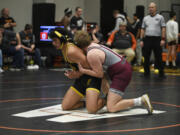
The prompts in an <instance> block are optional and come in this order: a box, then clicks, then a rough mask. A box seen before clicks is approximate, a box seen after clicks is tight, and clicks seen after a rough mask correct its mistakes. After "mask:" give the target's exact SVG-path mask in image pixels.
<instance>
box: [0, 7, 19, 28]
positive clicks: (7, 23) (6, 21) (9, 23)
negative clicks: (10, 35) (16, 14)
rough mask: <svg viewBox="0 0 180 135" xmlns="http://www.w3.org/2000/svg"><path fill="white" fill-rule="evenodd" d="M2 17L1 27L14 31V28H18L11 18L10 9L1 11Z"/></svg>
mask: <svg viewBox="0 0 180 135" xmlns="http://www.w3.org/2000/svg"><path fill="white" fill-rule="evenodd" d="M1 15H2V17H1V18H0V25H3V26H4V28H5V29H6V30H11V31H13V28H14V27H16V22H15V20H14V19H13V18H12V17H10V16H9V9H8V8H3V9H2V10H1Z"/></svg>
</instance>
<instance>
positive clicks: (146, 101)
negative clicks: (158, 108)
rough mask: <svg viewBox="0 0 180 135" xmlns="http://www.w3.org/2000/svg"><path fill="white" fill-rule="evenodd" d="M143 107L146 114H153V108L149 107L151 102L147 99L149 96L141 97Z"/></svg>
mask: <svg viewBox="0 0 180 135" xmlns="http://www.w3.org/2000/svg"><path fill="white" fill-rule="evenodd" d="M141 100H142V104H143V106H144V107H145V108H146V109H147V111H148V114H152V113H153V107H152V105H151V101H150V99H149V96H148V95H147V94H144V95H142V97H141Z"/></svg>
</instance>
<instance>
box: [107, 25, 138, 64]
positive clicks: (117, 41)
mask: <svg viewBox="0 0 180 135" xmlns="http://www.w3.org/2000/svg"><path fill="white" fill-rule="evenodd" d="M126 26H127V23H126V22H121V23H120V25H119V30H118V31H115V32H113V33H112V34H111V35H110V37H109V39H108V41H107V45H108V46H111V47H113V51H115V52H117V53H120V54H123V55H125V56H126V57H127V61H128V62H131V61H132V60H133V58H134V56H135V51H134V50H135V49H136V39H135V37H134V35H133V34H132V33H130V32H127V30H126Z"/></svg>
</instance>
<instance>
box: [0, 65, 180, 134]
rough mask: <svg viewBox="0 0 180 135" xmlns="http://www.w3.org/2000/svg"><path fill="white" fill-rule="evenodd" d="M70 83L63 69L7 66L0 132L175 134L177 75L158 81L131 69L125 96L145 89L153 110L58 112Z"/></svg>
mask: <svg viewBox="0 0 180 135" xmlns="http://www.w3.org/2000/svg"><path fill="white" fill-rule="evenodd" d="M70 84H72V81H71V80H68V79H67V78H66V77H65V76H64V75H63V71H56V70H47V69H42V70H40V71H22V72H10V71H7V72H5V73H3V74H0V135H86V134H87V135H120V134H122V135H160V134H163V135H179V134H180V76H175V75H167V78H166V79H165V80H160V79H158V78H157V77H156V75H152V76H151V79H145V78H143V77H141V74H140V73H137V72H134V74H133V79H132V81H131V83H130V85H129V87H128V88H127V90H126V94H125V98H133V97H138V96H141V95H142V94H144V93H148V94H149V96H150V98H151V100H152V103H153V107H154V110H155V114H153V115H147V112H146V110H144V109H143V108H133V109H130V110H126V111H122V112H118V113H115V114H109V113H107V112H106V109H104V110H102V112H100V113H99V114H97V115H90V114H87V113H86V112H85V110H83V109H82V110H75V111H66V112H63V111H62V110H61V109H60V108H61V107H60V106H61V105H60V104H61V101H62V98H63V95H64V94H65V92H66V90H67V89H68V87H69V85H70Z"/></svg>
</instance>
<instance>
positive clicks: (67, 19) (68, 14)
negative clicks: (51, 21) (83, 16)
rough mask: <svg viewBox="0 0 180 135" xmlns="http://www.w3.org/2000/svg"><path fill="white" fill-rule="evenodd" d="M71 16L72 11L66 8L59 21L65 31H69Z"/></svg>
mask: <svg viewBox="0 0 180 135" xmlns="http://www.w3.org/2000/svg"><path fill="white" fill-rule="evenodd" d="M71 16H72V10H71V9H70V8H66V9H65V10H64V16H63V18H62V19H61V21H60V22H61V24H62V25H63V26H64V28H65V29H66V30H68V29H69V24H70V20H71Z"/></svg>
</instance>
